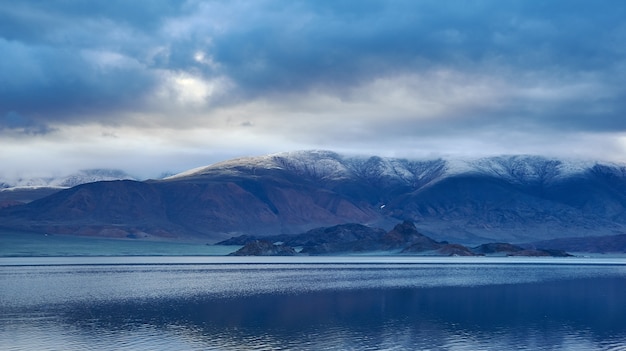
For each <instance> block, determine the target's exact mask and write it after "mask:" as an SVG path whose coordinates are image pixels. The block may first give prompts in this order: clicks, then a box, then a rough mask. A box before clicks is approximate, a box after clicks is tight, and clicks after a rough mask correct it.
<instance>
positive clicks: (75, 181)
mask: <svg viewBox="0 0 626 351" xmlns="http://www.w3.org/2000/svg"><path fill="white" fill-rule="evenodd" d="M122 179H130V180H137V179H136V178H134V177H132V176H130V175H128V174H127V173H125V172H123V171H120V170H114V169H86V170H80V171H78V172H76V173H74V174H70V175H66V176H61V177H34V178H17V179H14V180H9V179H5V180H0V183H1V184H3V186H2V187H0V188H4V189H12V188H44V187H45V188H70V187H73V186H76V185H80V184H85V183H92V182H97V181H107V180H122Z"/></svg>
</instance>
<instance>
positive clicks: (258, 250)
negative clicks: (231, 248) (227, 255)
mask: <svg viewBox="0 0 626 351" xmlns="http://www.w3.org/2000/svg"><path fill="white" fill-rule="evenodd" d="M231 255H232V256H294V255H296V251H295V250H294V249H293V247H290V246H287V245H282V244H279V245H277V244H274V243H272V242H270V241H267V240H254V241H251V242H249V243H247V244H246V245H244V247H242V248H241V249H239V250H237V251H235V252H233V253H232V254H231Z"/></svg>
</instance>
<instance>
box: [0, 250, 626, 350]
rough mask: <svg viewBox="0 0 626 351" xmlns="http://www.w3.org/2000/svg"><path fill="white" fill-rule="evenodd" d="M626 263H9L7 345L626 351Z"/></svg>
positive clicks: (3, 301)
mask: <svg viewBox="0 0 626 351" xmlns="http://www.w3.org/2000/svg"><path fill="white" fill-rule="evenodd" d="M624 296H626V260H623V259H619V258H614V259H530V258H529V259H523V258H520V259H513V258H420V257H339V258H333V257H321V258H307V257H298V258H234V257H60V258H55V257H46V258H25V257H24V258H0V349H2V350H323V349H326V350H505V349H515V350H626V299H625V298H624Z"/></svg>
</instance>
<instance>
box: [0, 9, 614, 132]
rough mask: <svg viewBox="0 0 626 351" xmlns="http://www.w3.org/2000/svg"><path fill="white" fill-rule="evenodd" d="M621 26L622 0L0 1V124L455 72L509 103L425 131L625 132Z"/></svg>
mask: <svg viewBox="0 0 626 351" xmlns="http://www.w3.org/2000/svg"><path fill="white" fill-rule="evenodd" d="M624 18H626V3H624V2H622V1H602V2H590V1H576V0H574V1H572V0H568V1H549V2H546V1H529V0H525V1H521V0H520V1H495V0H493V1H413V0H411V1H362V0H359V1H355V0H352V1H328V2H326V1H324V2H320V1H289V2H283V1H188V2H180V1H145V2H140V1H133V2H128V1H88V2H86V1H43V2H41V1H32V2H28V1H21V2H18V3H10V4H9V3H4V4H3V5H0V52H2V56H3V58H2V61H0V80H1V81H2V86H1V87H0V115H6V114H8V113H9V112H11V111H14V112H15V113H18V114H20V115H22V116H26V117H27V118H29V119H30V120H33V121H35V122H33V123H38V124H40V125H45V124H47V123H51V124H52V123H54V122H58V121H63V122H65V123H84V122H86V121H89V120H90V119H96V121H97V122H101V123H122V122H123V121H122V117H120V116H121V115H119V114H116V112H128V111H143V110H146V111H151V110H154V108H155V107H154V106H149V104H150V102H149V101H148V100H147V99H146V97H147V96H150V94H153V93H154V91H155V90H157V89H159V87H161V86H162V85H163V84H166V83H165V81H164V78H163V76H164V74H171V75H176V74H186V75H189V76H194V77H198V78H202V79H212V78H215V77H226V78H227V79H229V80H230V81H232V82H233V84H232V87H231V89H230V90H229V91H228V92H227V93H224V94H222V95H220V96H219V101H215V103H221V104H222V106H228V105H234V104H238V103H241V102H245V101H250V100H255V99H266V100H270V101H273V102H280V101H283V100H285V99H288V98H289V94H303V95H306V94H307V93H309V92H311V91H323V92H324V93H326V94H331V95H336V96H340V97H342V98H345V99H359V97H358V96H356V97H355V96H353V92H352V90H353V89H354V88H355V87H359V86H361V85H367V84H368V83H370V82H372V81H373V80H376V79H382V78H385V77H398V76H403V75H411V74H412V75H417V76H420V75H424V76H428V74H427V73H428V72H431V71H433V70H448V71H453V72H463V73H464V74H467V75H468V76H470V77H472V76H475V77H481V76H490V77H491V78H493V79H499V80H501V81H503V82H508V83H509V88H511V89H512V92H511V93H510V94H504V96H503V97H502V101H500V105H499V106H498V107H497V108H485V109H481V108H478V109H475V110H471V109H469V110H467V109H466V110H463V109H459V110H455V111H456V112H455V113H456V115H454V114H450V113H448V114H444V115H441V116H439V118H437V119H431V120H430V121H429V122H428V123H430V125H431V128H432V130H440V131H443V130H445V128H446V127H447V126H448V124H449V123H456V124H455V126H456V127H463V126H467V127H468V128H480V127H488V126H498V127H499V128H506V126H507V125H509V126H512V127H513V126H520V125H532V126H533V128H539V129H541V128H549V129H554V128H557V129H559V128H570V129H572V130H599V131H626V119H625V118H621V116H623V115H624V112H626V108H625V104H626V89H625V88H624V87H623V86H624V84H623V82H624V78H626V50H625V49H624V45H623V43H624V42H626V25H624V21H623V19H624ZM198 52H202V53H203V55H206V57H207V58H210V60H211V61H210V64H206V62H203V61H202V60H199V59H198V56H197V54H198ZM422 83H423V84H426V85H427V84H428V82H422ZM435 83H436V82H435ZM440 88H441V89H442V90H445V89H446V88H445V87H440ZM471 88H472V86H471V85H468V89H471ZM443 93H445V91H444V92H443ZM150 101H152V100H150ZM166 103H167V101H166ZM450 104H454V101H453V100H451V101H450ZM205 108H207V109H209V108H210V107H209V106H205ZM181 115H182V114H181ZM393 117H394V116H387V115H383V114H381V116H380V118H393ZM461 117H465V119H463V120H460V119H459V118H461ZM124 118H125V117H124ZM180 118H182V117H180ZM181 123H184V122H181ZM286 123H287V122H286ZM399 123H400V122H399ZM407 123H413V124H415V122H412V121H409V122H407ZM428 123H423V124H422V125H423V126H427V125H428ZM403 128H404V126H402V125H399V129H401V130H402V129H403Z"/></svg>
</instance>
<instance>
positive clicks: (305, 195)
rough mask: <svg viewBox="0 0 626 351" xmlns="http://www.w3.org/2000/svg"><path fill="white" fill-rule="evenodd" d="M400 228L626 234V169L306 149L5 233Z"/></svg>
mask: <svg viewBox="0 0 626 351" xmlns="http://www.w3.org/2000/svg"><path fill="white" fill-rule="evenodd" d="M403 220H411V221H413V222H415V225H416V227H417V228H418V230H419V231H420V232H421V233H424V234H426V235H428V236H430V237H432V238H434V239H436V240H450V241H454V242H459V243H463V244H481V243H486V242H503V241H505V242H511V243H521V242H530V241H538V240H548V239H554V238H561V237H585V236H600V235H615V234H621V233H626V167H625V166H624V165H620V164H612V163H602V162H581V161H568V160H559V159H554V158H545V157H540V156H499V157H489V158H480V159H473V160H470V159H465V160H461V159H433V160H407V159H396V158H381V157H377V156H372V157H351V156H345V155H339V154H336V153H333V152H329V151H301V152H290V153H281V154H274V155H268V156H262V157H251V158H241V159H235V160H230V161H226V162H221V163H217V164H214V165H211V166H206V167H201V168H197V169H194V170H190V171H187V172H183V173H181V174H178V175H175V176H172V177H168V178H166V179H163V180H151V181H144V182H139V181H134V180H124V181H108V182H95V183H88V184H82V185H78V186H75V187H72V188H69V189H66V190H62V191H59V192H57V193H55V194H52V195H50V196H47V197H44V198H42V199H39V200H36V201H33V202H31V203H28V204H25V205H19V206H11V207H8V208H5V209H3V210H1V211H0V223H2V224H1V225H2V226H4V227H7V228H13V229H24V230H31V231H39V232H47V233H63V234H76V235H92V236H110V237H126V236H130V237H161V238H163V237H165V238H177V239H181V240H203V241H206V242H215V241H219V240H223V239H226V238H229V237H231V236H236V235H241V234H251V235H256V236H259V235H275V234H281V233H286V234H296V233H301V232H304V231H306V230H309V229H311V228H316V227H323V226H331V225H336V224H343V223H360V224H366V225H371V226H377V227H382V228H386V229H390V228H392V227H393V226H394V225H395V224H397V223H398V222H400V221H403Z"/></svg>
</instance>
